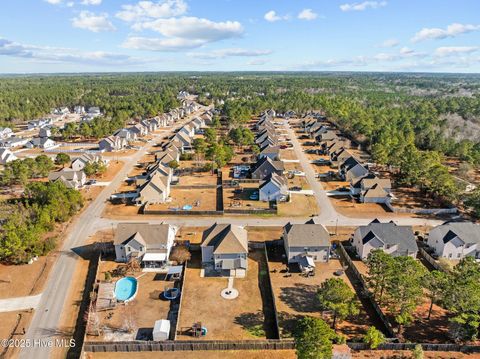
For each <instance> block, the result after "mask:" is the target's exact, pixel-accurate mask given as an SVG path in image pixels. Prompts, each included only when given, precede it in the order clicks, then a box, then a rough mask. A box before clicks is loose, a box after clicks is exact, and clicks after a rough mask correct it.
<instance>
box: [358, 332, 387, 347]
mask: <svg viewBox="0 0 480 359" xmlns="http://www.w3.org/2000/svg"><path fill="white" fill-rule="evenodd" d="M363 342H364V343H366V344H368V346H369V347H370V349H376V348H378V346H379V345H380V344H383V343H385V335H383V333H382V332H381V331H380V330H378V329H377V328H375V327H370V328H368V330H367V332H366V333H365V335H364V336H363Z"/></svg>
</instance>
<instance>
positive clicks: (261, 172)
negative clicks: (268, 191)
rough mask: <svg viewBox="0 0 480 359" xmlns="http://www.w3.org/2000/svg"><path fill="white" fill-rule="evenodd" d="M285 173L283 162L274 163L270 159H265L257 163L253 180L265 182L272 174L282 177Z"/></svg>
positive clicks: (253, 171) (253, 172)
mask: <svg viewBox="0 0 480 359" xmlns="http://www.w3.org/2000/svg"><path fill="white" fill-rule="evenodd" d="M284 171H285V165H284V164H283V161H272V160H271V159H270V158H269V157H263V158H261V159H259V160H258V161H257V163H256V164H255V167H254V168H253V170H252V172H251V174H252V178H253V179H260V180H263V179H265V178H267V177H268V176H270V175H271V174H272V173H276V174H277V175H282V174H283V172H284Z"/></svg>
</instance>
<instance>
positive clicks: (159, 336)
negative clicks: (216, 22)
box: [153, 319, 170, 341]
mask: <svg viewBox="0 0 480 359" xmlns="http://www.w3.org/2000/svg"><path fill="white" fill-rule="evenodd" d="M169 335H170V321H169V320H166V319H160V320H157V321H155V326H154V327H153V340H154V341H162V340H168V337H169Z"/></svg>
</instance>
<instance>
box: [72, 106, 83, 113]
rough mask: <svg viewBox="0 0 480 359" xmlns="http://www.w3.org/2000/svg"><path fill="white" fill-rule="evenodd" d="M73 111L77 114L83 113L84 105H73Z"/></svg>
mask: <svg viewBox="0 0 480 359" xmlns="http://www.w3.org/2000/svg"><path fill="white" fill-rule="evenodd" d="M73 112H74V113H76V114H77V115H83V114H84V113H85V107H84V106H75V107H74V108H73Z"/></svg>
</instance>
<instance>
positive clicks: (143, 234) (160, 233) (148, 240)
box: [113, 223, 170, 248]
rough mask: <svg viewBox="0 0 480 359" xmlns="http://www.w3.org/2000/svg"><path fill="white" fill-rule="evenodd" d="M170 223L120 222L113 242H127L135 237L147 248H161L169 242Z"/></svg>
mask: <svg viewBox="0 0 480 359" xmlns="http://www.w3.org/2000/svg"><path fill="white" fill-rule="evenodd" d="M169 229H170V225H169V224H163V223H162V224H149V223H119V224H118V226H117V230H116V231H115V238H114V240H113V244H127V243H128V242H129V241H130V240H132V239H135V240H136V241H137V242H139V243H142V242H143V243H142V244H144V245H145V246H146V247H147V248H159V247H160V246H164V245H166V244H167V239H168V230H169Z"/></svg>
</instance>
